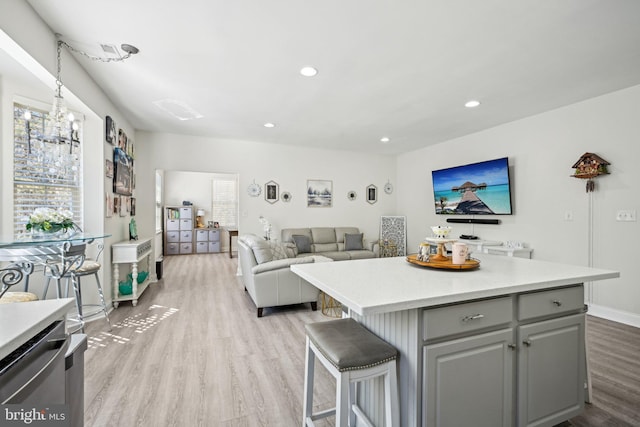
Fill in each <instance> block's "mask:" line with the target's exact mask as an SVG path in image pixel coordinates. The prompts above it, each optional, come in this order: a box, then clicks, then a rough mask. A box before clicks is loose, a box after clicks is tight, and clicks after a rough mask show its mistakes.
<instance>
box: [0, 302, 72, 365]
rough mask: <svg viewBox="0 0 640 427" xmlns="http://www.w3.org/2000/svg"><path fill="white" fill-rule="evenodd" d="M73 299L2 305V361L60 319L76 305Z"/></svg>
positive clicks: (0, 354)
mask: <svg viewBox="0 0 640 427" xmlns="http://www.w3.org/2000/svg"><path fill="white" fill-rule="evenodd" d="M74 301H75V300H74V299H73V298H61V299H49V300H43V301H29V302H16V303H12V304H0V360H2V359H4V357H5V356H7V355H8V354H10V353H11V352H12V351H13V350H15V349H16V348H18V347H20V346H21V345H22V344H24V343H25V342H27V341H28V340H29V339H31V338H32V337H33V336H34V335H36V334H37V333H38V332H40V331H42V330H43V329H44V328H46V327H47V326H49V325H50V324H51V323H53V322H54V321H56V320H58V319H64V317H65V315H66V313H67V311H69V309H70V308H71V307H72V306H73V305H74V304H75V302H74Z"/></svg>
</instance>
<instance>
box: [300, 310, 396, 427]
mask: <svg viewBox="0 0 640 427" xmlns="http://www.w3.org/2000/svg"><path fill="white" fill-rule="evenodd" d="M305 329H306V333H307V339H306V341H307V349H306V366H305V377H304V403H303V405H304V406H303V411H302V412H303V413H302V425H303V427H311V426H314V425H315V424H314V421H316V420H319V419H322V418H325V417H329V416H332V415H335V417H336V421H335V426H336V427H346V426H351V427H354V426H356V424H357V425H361V424H364V425H367V426H373V423H372V422H371V420H369V418H368V416H367V415H366V414H365V413H364V412H363V411H362V409H361V408H360V407H359V406H358V397H357V392H358V389H357V387H356V384H357V383H359V382H362V381H368V380H371V379H373V378H376V377H382V378H383V382H384V417H385V425H386V426H388V427H396V426H399V425H400V413H399V401H398V382H397V381H398V379H397V370H396V363H397V358H398V350H397V349H396V348H395V347H393V346H392V345H391V344H389V343H387V342H386V341H384V340H383V339H381V338H379V337H378V336H376V335H375V334H374V333H372V332H370V331H369V330H367V328H365V327H364V326H362V325H361V324H360V323H358V322H356V321H355V320H353V319H351V318H344V319H339V320H330V321H328V322H318V323H311V324H307V325H305ZM316 358H317V359H318V360H319V361H320V362H322V365H323V366H324V367H325V368H326V369H327V371H328V372H329V373H330V374H331V375H333V377H334V378H335V379H336V406H335V407H334V408H331V409H326V410H324V411H320V412H316V413H314V412H313V383H314V371H315V360H316ZM356 417H357V419H358V420H357V421H358V422H357V423H356Z"/></svg>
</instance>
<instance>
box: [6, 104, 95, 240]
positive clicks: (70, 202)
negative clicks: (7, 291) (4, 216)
mask: <svg viewBox="0 0 640 427" xmlns="http://www.w3.org/2000/svg"><path fill="white" fill-rule="evenodd" d="M26 112H29V113H30V114H31V117H30V119H29V120H27V119H26V118H25V113H26ZM47 115H48V113H47V112H45V111H42V110H38V109H35V108H29V107H27V106H24V105H21V104H17V103H16V104H14V105H13V139H14V150H13V159H14V160H13V165H14V166H13V169H14V170H13V211H14V235H15V236H16V237H17V236H18V235H19V234H21V233H23V232H24V231H25V226H26V224H27V222H28V220H29V215H31V213H32V212H33V211H34V210H35V209H36V208H39V207H49V208H53V209H58V208H63V209H68V210H70V211H71V212H73V222H74V223H76V224H77V225H78V226H79V227H80V228H82V226H83V224H82V223H83V220H82V218H83V209H82V207H83V204H82V152H81V147H82V144H81V143H80V141H81V140H82V123H81V122H76V123H78V130H77V131H74V132H73V137H72V138H71V139H72V142H71V143H69V142H63V143H54V142H49V141H44V139H43V135H44V128H45V120H46V118H47Z"/></svg>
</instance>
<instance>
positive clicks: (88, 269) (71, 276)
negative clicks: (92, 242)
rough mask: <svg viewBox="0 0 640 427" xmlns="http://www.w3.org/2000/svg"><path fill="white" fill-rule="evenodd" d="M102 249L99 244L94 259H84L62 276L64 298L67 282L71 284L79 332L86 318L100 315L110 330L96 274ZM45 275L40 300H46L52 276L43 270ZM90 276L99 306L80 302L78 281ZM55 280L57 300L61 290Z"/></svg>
mask: <svg viewBox="0 0 640 427" xmlns="http://www.w3.org/2000/svg"><path fill="white" fill-rule="evenodd" d="M103 249H104V245H103V244H99V245H98V253H97V254H96V257H95V259H89V258H85V259H84V260H83V261H82V264H80V265H79V266H78V267H72V268H70V269H69V271H67V273H66V274H65V275H63V276H62V278H64V279H66V281H67V283H66V290H65V297H66V296H68V295H69V281H71V283H72V284H73V291H74V293H75V298H76V308H77V311H78V314H77V317H78V318H77V319H76V320H77V321H78V322H79V330H80V331H82V330H83V329H84V323H85V320H86V318H87V317H91V316H95V315H97V314H100V313H102V314H103V315H104V318H105V319H106V320H107V323H108V324H109V330H111V322H110V321H109V312H108V310H107V304H106V302H105V299H104V292H103V291H102V285H101V284H100V277H99V275H98V272H99V271H100V268H101V267H102V265H101V264H100V263H99V262H98V259H99V258H100V255H101V254H102V251H103ZM45 274H46V276H47V281H46V283H45V286H44V291H43V295H42V299H45V298H46V296H47V292H48V290H49V282H50V281H51V279H52V276H51V275H50V274H47V271H46V270H45ZM91 275H93V276H94V277H95V280H96V285H97V287H98V295H99V296H100V304H83V302H82V282H81V280H80V279H81V278H82V277H84V276H91ZM55 280H56V296H57V297H58V298H61V297H62V289H61V283H60V279H55ZM85 308H91V309H92V310H91V311H89V312H85Z"/></svg>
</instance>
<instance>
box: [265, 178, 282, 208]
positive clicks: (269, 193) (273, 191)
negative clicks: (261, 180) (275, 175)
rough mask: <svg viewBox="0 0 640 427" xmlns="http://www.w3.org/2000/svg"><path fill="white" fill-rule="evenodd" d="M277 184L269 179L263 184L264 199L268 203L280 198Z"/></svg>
mask: <svg viewBox="0 0 640 427" xmlns="http://www.w3.org/2000/svg"><path fill="white" fill-rule="evenodd" d="M279 187H280V186H279V185H278V184H277V183H276V182H274V181H269V182H267V183H266V184H265V185H264V199H265V200H266V201H267V202H269V203H275V202H277V201H278V199H279V198H280V191H279Z"/></svg>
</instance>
